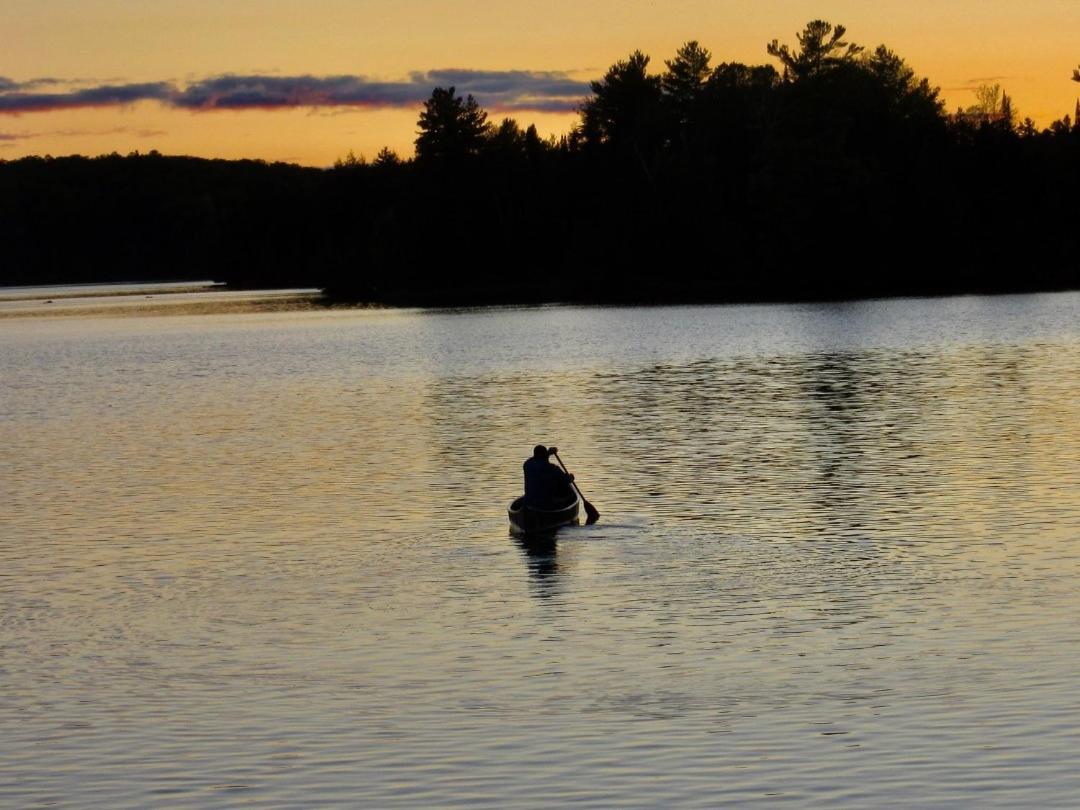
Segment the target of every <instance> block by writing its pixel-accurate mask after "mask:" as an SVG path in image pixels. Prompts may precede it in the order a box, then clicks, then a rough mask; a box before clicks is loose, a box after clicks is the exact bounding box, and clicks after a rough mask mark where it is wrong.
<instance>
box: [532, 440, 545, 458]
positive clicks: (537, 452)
mask: <svg viewBox="0 0 1080 810" xmlns="http://www.w3.org/2000/svg"><path fill="white" fill-rule="evenodd" d="M547 457H548V449H547V448H546V447H544V445H542V444H538V445H536V447H534V448H533V458H539V459H543V460H544V461H547Z"/></svg>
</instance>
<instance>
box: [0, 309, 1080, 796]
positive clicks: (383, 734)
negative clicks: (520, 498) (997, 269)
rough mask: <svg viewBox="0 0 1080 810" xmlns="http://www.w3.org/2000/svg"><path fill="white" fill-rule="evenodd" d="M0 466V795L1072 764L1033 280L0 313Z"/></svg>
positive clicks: (1047, 314) (752, 778)
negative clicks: (631, 296) (546, 468)
mask: <svg viewBox="0 0 1080 810" xmlns="http://www.w3.org/2000/svg"><path fill="white" fill-rule="evenodd" d="M182 294H187V293H182ZM538 441H540V442H546V443H550V444H557V445H558V446H559V448H560V454H561V455H562V457H563V460H564V461H565V462H566V463H567V465H568V466H569V467H570V469H571V471H573V472H575V473H576V474H577V477H578V481H579V483H580V484H581V487H582V489H583V491H584V492H585V495H586V496H587V497H588V498H589V499H590V500H591V501H592V502H593V503H594V504H595V505H596V506H597V507H598V508H599V509H600V511H601V512H602V514H603V517H602V519H601V521H600V523H598V524H597V525H595V526H590V527H585V526H582V527H576V528H570V529H567V530H564V531H561V532H560V533H559V534H558V538H557V544H556V545H554V546H552V545H545V544H533V545H524V544H522V543H521V542H519V541H517V540H515V539H513V538H512V537H510V535H509V534H508V530H507V529H508V524H507V520H506V514H505V506H506V504H507V503H508V502H509V501H510V500H511V498H512V497H514V496H515V495H516V494H518V492H519V489H520V479H521V462H522V461H523V460H524V458H525V457H526V456H527V455H528V454H529V452H530V450H531V448H532V445H533V444H535V443H536V442H538ZM0 485H2V495H3V500H2V508H0V608H2V614H0V729H2V733H0V806H4V807H20V808H21V807H38V806H58V807H110V808H125V807H131V808H144V807H155V806H167V807H232V806H240V805H245V806H249V805H253V806H257V807H297V806H303V805H318V806H328V805H339V806H367V807H397V806H407V807H431V806H439V807H447V806H487V807H493V808H518V807H551V806H558V805H560V804H564V803H574V804H575V805H580V806H591V807H612V806H642V807H658V806H669V807H673V806H678V807H716V806H718V805H736V804H755V803H758V804H761V805H765V806H772V805H780V804H784V805H788V806H793V807H824V806H828V807H835V806H849V807H867V806H889V805H893V806H907V807H913V806H920V807H928V806H939V805H946V804H959V805H963V806H979V807H987V806H1002V807H1004V806H1008V807H1019V806H1027V807H1034V806H1039V807H1048V806H1076V804H1077V802H1078V800H1080V543H1078V541H1080V295H1077V294H1060V295H1039V296H1014V297H1000V298H949V299H941V300H901V301H879V302H866V303H848V304H833V305H799V306H795V305H792V306H731V307H671V308H655V309H650V308H637V309H635V308H611V309H606V308H578V307H548V308H534V309H502V310H491V311H459V312H440V313H436V312H424V311H299V312H256V313H248V314H244V313H235V312H230V313H228V314H216V315H215V314H173V315H163V314H158V313H157V312H156V311H151V312H146V313H142V314H140V313H139V311H135V312H127V313H126V314H122V315H121V314H108V313H99V314H97V315H95V316H94V317H81V316H72V315H69V316H66V317H53V316H48V315H42V314H30V315H26V314H25V313H24V314H23V316H20V317H8V318H0Z"/></svg>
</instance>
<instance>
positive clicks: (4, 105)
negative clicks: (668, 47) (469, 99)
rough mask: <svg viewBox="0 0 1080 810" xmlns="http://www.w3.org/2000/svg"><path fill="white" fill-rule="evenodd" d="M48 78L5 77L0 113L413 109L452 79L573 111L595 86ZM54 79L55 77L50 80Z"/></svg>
mask: <svg viewBox="0 0 1080 810" xmlns="http://www.w3.org/2000/svg"><path fill="white" fill-rule="evenodd" d="M45 81H46V80H41V79H37V80H34V81H33V82H22V83H19V82H14V81H12V80H10V79H4V78H0V114H8V115H18V114H20V113H31V112H48V111H52V110H70V109H80V108H87V107H118V106H124V105H127V104H132V103H134V102H137V101H158V102H161V103H163V104H166V105H169V106H172V107H176V108H178V109H185V110H191V111H194V112H210V111H214V110H253V109H261V110H276V109H291V108H295V107H307V108H313V109H315V108H358V109H363V108H410V107H416V106H418V105H419V104H421V103H422V102H423V101H424V100H425V99H426V98H427V97H428V96H429V95H430V93H431V90H432V88H434V87H436V86H442V87H447V86H451V85H453V86H454V87H456V88H457V90H458V92H459V93H461V94H462V95H464V94H467V93H471V94H473V95H474V96H476V98H477V100H478V101H480V103H481V104H483V105H484V106H486V107H489V108H491V109H495V110H508V111H509V110H533V111H538V112H571V111H573V110H575V109H577V107H578V105H579V104H580V102H581V99H582V97H584V96H585V95H586V94H587V93H588V92H589V84H588V82H582V81H577V80H576V79H572V78H570V77H569V76H568V75H567V74H565V73H562V72H558V71H527V70H506V71H483V70H465V69H445V70H432V71H422V72H415V73H412V74H410V76H409V78H408V79H407V80H405V81H397V82H386V81H377V80H373V79H369V78H366V77H364V76H348V75H345V76H267V75H247V76H239V75H232V74H230V75H224V76H214V77H211V78H208V79H202V80H199V81H195V82H192V83H190V84H188V85H186V86H184V87H179V86H177V85H175V84H172V83H169V82H151V83H143V84H106V85H99V86H91V87H81V88H77V89H71V90H68V91H67V92H55V93H41V92H31V91H32V90H33V88H34V87H36V86H37V85H40V84H42V83H44V82H45ZM48 82H50V83H53V82H55V80H48Z"/></svg>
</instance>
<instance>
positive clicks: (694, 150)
mask: <svg viewBox="0 0 1080 810" xmlns="http://www.w3.org/2000/svg"><path fill="white" fill-rule="evenodd" d="M845 37H846V31H845V29H844V28H843V26H839V25H837V26H833V25H831V24H829V23H826V22H823V21H820V20H817V21H813V22H811V23H809V24H808V25H807V26H806V27H805V29H804V30H803V31H802V32H801V33H799V34H798V35H797V37H796V42H795V43H794V44H782V43H781V42H779V41H773V42H772V43H770V44H768V45H767V48H766V51H767V54H768V55H769V56H770V57H771V58H772V59H773V60H774V62H775V65H774V64H763V65H746V64H740V63H736V62H715V61H714V59H713V57H712V55H711V54H710V53H709V51H708V50H707V49H705V48H704V47H702V46H701V45H700V44H698V43H697V42H688V43H686V44H685V45H684V46H682V47H681V48H680V49H679V50H678V52H677V53H676V54H675V55H674V56H673V57H672V58H671V59H670V60H668V61H666V62H665V63H664V67H663V69H662V70H659V71H657V72H650V65H651V62H650V58H649V57H648V56H646V55H645V54H643V53H641V52H638V51H635V52H634V53H632V54H630V55H629V56H628V57H627V58H626V59H625V60H621V61H619V62H617V63H615V64H614V65H612V66H611V67H610V68H609V69H608V71H607V72H606V73H605V75H604V76H603V77H602V78H600V79H598V80H597V81H594V82H592V85H591V89H592V93H591V95H590V96H589V97H588V98H586V99H584V100H583V103H582V106H581V109H580V120H579V122H578V124H577V126H576V127H575V128H574V129H573V130H572V131H571V132H570V133H569V134H567V135H565V136H563V137H559V138H547V139H544V138H541V137H540V136H539V135H538V133H537V131H536V128H535V127H533V126H529V127H524V128H523V127H522V126H521V125H519V124H518V123H517V122H516V121H514V120H512V119H505V120H502V121H500V122H498V123H496V122H493V121H492V120H491V119H490V118H489V116H488V113H487V112H486V111H485V110H484V109H482V108H481V107H480V105H479V104H478V103H477V101H476V100H475V99H474V98H472V97H471V96H467V97H465V98H462V97H461V96H460V95H458V94H457V93H456V90H455V88H453V87H440V88H435V89H434V91H433V92H432V94H431V96H430V98H429V99H428V101H427V102H426V103H425V105H424V109H423V111H422V112H421V114H420V118H419V121H418V125H417V126H418V136H417V139H416V154H415V157H414V158H411V159H402V158H401V157H399V156H398V155H396V154H395V153H394V152H392V151H391V150H389V149H384V150H383V151H381V152H380V153H379V154H378V155H377V156H376V157H375V158H374V159H373V160H371V161H368V160H365V159H363V158H357V157H355V156H354V155H353V154H352V153H349V154H348V156H347V157H345V158H343V159H342V160H340V161H338V163H337V164H335V166H334V167H333V168H332V169H314V168H304V167H300V166H295V165H289V164H279V163H278V164H268V163H264V162H260V161H224V160H204V159H197V158H190V157H165V156H162V155H159V154H157V153H150V154H147V155H139V154H132V155H128V156H120V155H116V154H114V155H109V156H103V157H99V158H83V157H65V158H51V157H29V158H23V159H19V160H14V161H7V162H2V163H0V221H3V222H4V232H5V233H4V242H5V250H4V257H3V260H2V261H3V267H2V271H0V283H4V284H27V283H61V282H80V281H111V280H153V279H170V280H177V279H188V278H214V279H216V280H220V281H225V282H228V283H230V284H233V285H236V286H243V287H267V286H269V287H272V286H297V285H300V286H317V287H322V288H324V289H325V290H326V293H327V296H328V298H329V299H331V300H347V301H360V302H372V303H387V304H420V305H471V304H488V303H512V302H540V301H593V302H661V301H743V300H807V299H827V298H853V297H865V296H880V295H904V294H942V293H955V292H1004V291H1027V290H1043V289H1047V290H1048V289H1065V288H1078V287H1080V244H1078V241H1077V234H1078V233H1080V227H1078V225H1080V121H1077V122H1074V121H1072V120H1070V118H1069V116H1067V115H1066V116H1064V117H1063V118H1062V119H1060V120H1058V121H1055V122H1054V123H1053V124H1051V125H1050V126H1049V127H1047V128H1044V129H1039V128H1038V127H1036V126H1035V125H1034V124H1033V123H1032V121H1031V120H1030V119H1023V120H1020V118H1019V115H1018V113H1017V112H1016V109H1015V105H1014V102H1013V100H1012V99H1011V98H1010V97H1009V96H1008V95H1006V94H1004V93H1003V92H1002V91H1001V89H1000V88H999V87H983V88H980V89H979V91H978V92H977V94H976V104H975V105H973V106H972V107H970V108H967V109H963V110H957V111H954V112H951V113H950V112H947V111H946V110H945V108H944V105H943V103H942V101H941V99H940V97H939V91H938V89H937V88H935V87H933V86H932V85H931V84H930V82H929V81H928V80H927V79H925V78H921V77H918V76H916V74H915V73H914V71H913V70H912V69H911V68H910V67H909V66H908V65H907V64H906V62H905V61H904V60H903V59H902V58H901V57H900V56H898V55H897V54H895V53H894V52H892V51H891V50H889V49H888V48H886V47H885V46H879V47H877V48H864V47H862V46H859V45H857V44H854V43H852V42H849V41H848V40H847V39H846V38H845ZM1064 78H1068V76H1067V74H1066V75H1065V76H1064ZM1073 79H1074V80H1075V81H1078V82H1080V70H1078V71H1075V72H1074V73H1073ZM1077 117H1078V118H1080V105H1078V114H1077Z"/></svg>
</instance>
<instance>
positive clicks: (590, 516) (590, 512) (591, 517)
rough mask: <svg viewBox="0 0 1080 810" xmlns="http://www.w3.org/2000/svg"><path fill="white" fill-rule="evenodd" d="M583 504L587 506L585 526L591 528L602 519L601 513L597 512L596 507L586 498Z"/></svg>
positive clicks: (582, 500)
mask: <svg viewBox="0 0 1080 810" xmlns="http://www.w3.org/2000/svg"><path fill="white" fill-rule="evenodd" d="M581 502H582V504H583V505H584V506H585V525H586V526H591V525H592V524H594V523H596V521H598V520H599V519H600V513H599V512H597V511H596V507H595V506H593V505H592V504H591V503H589V502H588V501H587V500H585V499H584V498H582V499H581Z"/></svg>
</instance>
